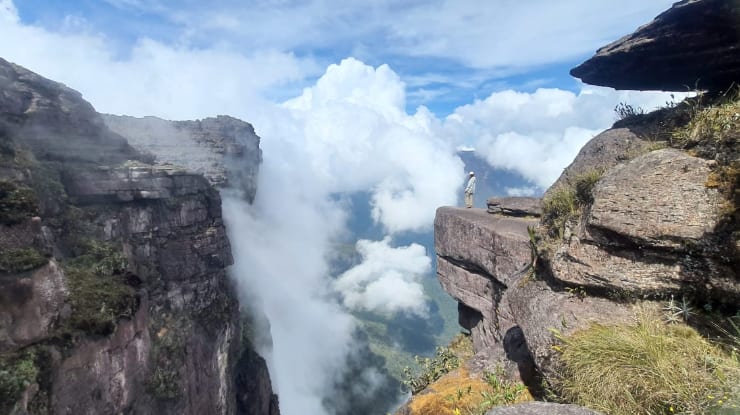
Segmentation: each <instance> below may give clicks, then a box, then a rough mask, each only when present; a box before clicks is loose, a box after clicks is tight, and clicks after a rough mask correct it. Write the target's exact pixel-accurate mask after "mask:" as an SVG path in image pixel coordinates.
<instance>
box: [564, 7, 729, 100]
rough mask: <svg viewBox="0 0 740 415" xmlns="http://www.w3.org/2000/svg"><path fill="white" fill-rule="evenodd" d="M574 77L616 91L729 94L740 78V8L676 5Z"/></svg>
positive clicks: (601, 51) (586, 64) (599, 54)
mask: <svg viewBox="0 0 740 415" xmlns="http://www.w3.org/2000/svg"><path fill="white" fill-rule="evenodd" d="M570 73H571V75H573V76H575V77H577V78H580V79H581V80H582V81H583V82H586V83H588V84H593V85H601V86H608V87H612V88H616V89H632V90H661V91H680V92H683V91H687V90H692V89H698V90H710V91H724V90H727V89H728V88H730V87H731V85H733V84H734V83H735V82H737V80H738V79H740V4H739V3H738V2H737V1H735V0H684V1H680V2H677V3H676V4H674V5H673V7H671V8H670V9H668V10H667V11H665V12H664V13H662V14H660V15H659V16H657V17H656V18H655V20H653V21H652V22H650V23H648V24H646V25H644V26H642V27H640V28H639V29H638V30H637V31H635V32H634V33H632V34H630V35H628V36H625V37H623V38H622V39H619V40H617V41H615V42H613V43H611V44H609V45H606V46H604V47H602V48H601V49H599V50H598V51H597V52H596V55H594V57H592V58H591V59H589V60H587V61H586V62H584V63H582V64H581V65H580V66H578V67H576V68H574V69H572V70H571V72H570Z"/></svg>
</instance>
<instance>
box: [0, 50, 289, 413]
mask: <svg viewBox="0 0 740 415" xmlns="http://www.w3.org/2000/svg"><path fill="white" fill-rule="evenodd" d="M0 90H2V93H0V138H2V140H3V142H2V144H3V145H4V146H6V147H4V148H5V149H6V150H7V149H10V150H12V151H16V149H21V148H22V149H25V150H29V151H30V154H31V156H26V154H28V153H27V152H25V151H24V152H22V153H21V152H18V153H19V154H20V156H18V157H14V158H7V157H4V158H2V159H0V179H2V180H8V179H11V180H13V181H16V182H19V183H20V184H22V185H23V186H27V187H30V188H32V189H33V191H34V192H35V193H36V194H37V196H38V199H39V208H38V216H39V217H38V218H33V216H34V215H36V212H35V211H34V212H30V213H29V215H28V219H27V220H25V221H21V222H20V223H17V224H11V225H10V226H6V225H0V249H1V250H9V249H21V248H22V249H26V248H32V249H34V250H36V251H37V252H38V253H39V254H46V255H49V256H52V258H51V262H50V263H49V265H46V266H43V267H41V268H38V269H36V270H34V271H27V272H24V273H20V274H4V275H1V276H0V285H2V287H3V288H2V290H0V291H2V293H4V294H0V300H1V301H0V353H2V354H3V355H4V357H7V356H11V358H12V357H13V356H16V355H17V354H18V353H17V352H19V349H20V348H22V347H25V349H24V350H29V351H32V352H34V353H36V356H37V364H39V365H41V366H42V367H41V368H42V369H43V370H40V371H39V377H38V379H37V382H36V383H31V384H29V386H28V388H26V391H24V392H23V394H22V396H17V397H16V402H17V403H18V405H19V406H18V407H19V408H21V409H22V408H30V407H33V406H35V405H43V406H44V407H48V408H49V410H50V412H53V413H83V414H84V413H88V414H92V413H136V414H154V413H157V414H189V415H195V414H205V413H219V414H235V413H236V412H237V396H236V395H237V392H236V390H235V385H236V377H237V375H239V376H241V377H254V379H253V380H254V382H257V383H259V384H260V385H262V387H261V389H260V390H267V389H269V393H268V394H267V398H266V399H267V400H268V401H270V400H272V401H275V405H272V406H270V407H269V414H270V415H274V414H275V413H276V412H277V403H276V399H275V398H274V397H273V395H272V393H271V386H270V385H271V383H270V380H269V375H268V373H267V369H266V365H265V363H264V361H263V360H261V359H254V362H253V364H252V365H249V367H247V369H246V370H250V371H253V372H250V373H240V372H239V371H238V370H239V369H238V368H237V365H236V362H237V361H238V359H239V358H240V357H241V356H242V352H245V351H246V350H248V348H249V347H250V346H249V345H248V344H242V336H241V334H240V325H239V314H238V312H239V304H238V301H237V298H236V293H235V289H234V287H233V285H232V283H231V281H230V280H229V279H228V277H227V267H228V266H229V265H230V264H231V263H232V262H233V259H232V256H231V250H230V245H229V241H228V238H227V236H226V231H225V228H224V223H223V219H222V216H221V198H220V195H219V193H218V190H217V189H215V188H214V187H213V186H212V185H211V184H210V183H209V181H208V180H207V179H206V178H204V177H203V176H202V175H200V174H196V173H193V172H188V171H186V170H184V169H183V168H180V167H175V166H172V165H158V166H151V165H149V164H148V163H146V162H147V161H151V160H148V159H147V157H144V156H142V154H141V153H140V152H139V151H137V150H135V149H134V148H133V147H131V146H129V145H128V144H127V142H126V140H125V139H124V138H123V137H121V136H120V135H118V134H115V133H113V132H111V131H110V130H109V129H108V128H107V127H106V126H105V124H104V123H103V122H102V120H101V119H100V117H99V116H98V114H97V113H96V112H95V111H94V109H93V108H92V106H91V105H90V104H88V103H87V102H85V101H84V100H83V99H82V98H81V96H80V94H79V93H77V92H75V91H73V90H71V89H69V88H67V87H65V86H63V85H61V84H58V83H55V82H52V81H49V80H46V79H44V78H42V77H40V76H38V75H36V74H33V73H31V72H29V71H27V70H25V69H23V68H20V67H18V66H16V65H13V64H10V63H7V62H6V61H3V60H1V59H0ZM222 121H223V120H221V121H217V122H216V123H217V124H219V125H220V126H221V127H223V131H222V132H223V134H224V136H226V135H228V134H229V131H228V128H230V127H228V125H231V121H229V120H226V122H224V123H222ZM206 124H208V122H205V124H204V126H203V128H204V129H209V131H210V130H212V128H211V127H208V126H206ZM242 124H244V123H241V124H240V122H234V127H233V128H235V129H236V130H238V129H239V128H246V127H243V125H242ZM250 128H251V127H250ZM240 131H241V130H240ZM250 131H251V130H250ZM212 144H213V145H214V147H217V144H218V143H215V142H214V143H212ZM252 144H254V145H255V146H256V145H257V141H254V142H253V143H252ZM230 146H231V144H229V143H228V142H224V144H223V147H224V148H223V152H224V153H225V154H226V153H228V154H239V153H244V152H249V151H252V153H253V154H259V152H258V150H259V149H258V148H257V151H256V152H255V151H253V150H254V149H251V150H250V149H248V148H246V147H245V148H242V149H235V148H231V147H230ZM10 150H9V151H10ZM186 167H187V166H186ZM101 248H103V250H105V249H112V250H115V251H120V253H122V255H123V256H124V257H125V258H126V260H127V261H126V262H127V264H126V265H125V272H124V274H125V275H122V276H123V277H125V278H124V279H125V283H126V284H128V285H129V286H130V287H133V288H134V289H135V290H136V293H137V295H136V297H137V299H138V300H139V303H138V307H137V308H136V310H135V313H134V315H133V317H132V318H131V319H128V318H124V317H119V318H117V319H115V321H113V322H112V324H111V326H112V327H111V328H110V331H105V332H102V331H101V332H95V333H92V332H87V331H85V330H86V329H85V328H84V326H79V327H78V326H74V325H70V324H67V323H68V322H69V321H70V319H71V318H72V317H73V316H74V315H75V314H74V313H75V312H77V311H76V310H74V309H73V307H72V306H71V304H70V303H69V302H68V298H72V297H73V294H77V295H79V294H80V292H72V291H74V289H78V288H74V287H73V286H71V285H69V284H67V282H68V281H67V278H68V277H67V276H66V275H64V273H63V272H62V268H61V267H58V266H57V264H58V263H62V264H63V263H65V262H66V261H68V260H70V259H71V257H76V256H80V255H86V254H91V253H94V252H96V251H97V250H100V249H101ZM95 255H97V254H95ZM93 256H94V255H93ZM117 266H118V265H117ZM70 290H72V291H70ZM100 306H101V310H103V309H104V308H105V307H106V304H100ZM93 307H94V305H93ZM60 339H63V340H60ZM250 351H251V352H252V353H254V350H251V349H250ZM7 405H11V406H12V405H13V402H10V403H9V404H8V403H7V402H3V407H6V406H7ZM247 405H249V403H247ZM253 407H254V408H256V409H255V410H254V411H252V412H249V413H253V414H262V413H263V412H260V411H261V408H262V407H263V406H259V405H254V406H253ZM265 414H268V412H265Z"/></svg>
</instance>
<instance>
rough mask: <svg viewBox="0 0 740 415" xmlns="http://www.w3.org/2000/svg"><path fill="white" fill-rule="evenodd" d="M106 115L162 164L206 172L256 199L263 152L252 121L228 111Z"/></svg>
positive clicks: (114, 126)
mask: <svg viewBox="0 0 740 415" xmlns="http://www.w3.org/2000/svg"><path fill="white" fill-rule="evenodd" d="M102 118H103V121H104V122H105V124H106V125H107V126H108V127H109V128H110V129H111V130H112V131H114V132H116V133H118V134H120V135H122V136H123V137H125V138H126V139H127V140H128V142H129V144H131V145H132V146H133V147H135V148H136V149H137V150H140V151H142V152H144V153H150V154H154V155H155V156H156V158H157V161H158V162H160V163H171V164H173V165H176V166H181V167H184V168H187V169H188V170H189V171H192V172H196V173H201V174H203V175H204V176H206V177H207V178H208V179H209V180H210V181H211V183H213V184H214V185H216V186H218V187H222V188H223V187H231V188H236V189H239V190H241V191H242V192H243V197H244V198H245V199H246V200H248V201H249V202H250V203H251V202H252V201H253V200H254V195H255V193H256V192H257V171H258V168H259V164H260V162H261V161H262V151H261V150H260V148H259V143H260V138H259V137H258V136H257V135H256V134H255V133H254V128H253V127H252V126H251V125H250V124H249V123H246V122H244V121H241V120H238V119H236V118H232V117H228V116H223V115H220V116H218V117H216V118H206V119H203V120H199V121H167V120H163V119H160V118H156V117H144V118H135V117H128V116H115V115H108V114H104V115H102ZM227 166H232V167H233V168H227Z"/></svg>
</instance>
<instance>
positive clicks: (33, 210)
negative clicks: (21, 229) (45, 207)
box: [0, 180, 39, 225]
mask: <svg viewBox="0 0 740 415" xmlns="http://www.w3.org/2000/svg"><path fill="white" fill-rule="evenodd" d="M38 213H39V203H38V200H37V198H36V193H35V192H34V191H33V189H31V188H30V187H26V186H23V185H20V184H18V183H14V182H10V181H7V180H0V224H2V225H15V224H17V223H20V222H22V221H24V220H25V219H27V218H30V217H33V216H36V215H38Z"/></svg>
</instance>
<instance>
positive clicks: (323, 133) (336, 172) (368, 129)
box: [285, 58, 463, 233]
mask: <svg viewBox="0 0 740 415" xmlns="http://www.w3.org/2000/svg"><path fill="white" fill-rule="evenodd" d="M404 106H405V92H404V85H403V83H402V82H401V81H400V79H399V78H398V76H397V75H396V74H395V73H394V72H393V71H392V70H391V69H390V68H388V66H385V65H382V66H380V67H378V68H372V67H370V66H367V65H365V64H364V63H362V62H360V61H358V60H356V59H351V58H350V59H345V60H343V61H342V62H341V63H340V64H339V65H331V66H330V67H329V68H328V69H327V71H326V74H325V75H324V76H322V77H321V78H320V79H319V80H318V81H317V83H316V86H314V87H312V88H308V89H306V90H305V91H304V93H303V95H301V96H300V97H298V98H296V99H293V100H290V101H288V102H286V103H285V107H286V108H287V109H289V110H290V112H291V114H293V115H294V117H295V118H296V119H297V120H298V122H299V123H301V127H300V128H301V129H302V131H301V133H302V134H303V136H304V137H305V143H304V144H303V145H304V151H306V153H307V156H308V159H309V160H310V163H311V165H312V172H313V173H314V174H315V176H314V178H315V179H316V180H318V181H319V182H323V183H327V184H328V187H329V188H330V189H332V191H333V192H355V191H363V190H371V192H372V196H371V197H372V201H373V218H374V219H375V221H376V222H378V223H380V224H382V225H383V227H384V228H385V229H387V230H388V231H389V232H391V233H395V232H401V231H407V230H415V231H421V230H427V229H429V228H430V226H431V223H432V221H433V219H434V211H435V209H436V208H437V206H440V205H450V204H455V203H456V201H457V198H458V195H457V188H458V186H460V184H461V179H460V177H462V174H461V173H462V170H463V164H462V162H461V161H460V159H459V158H458V157H457V156H455V154H454V153H455V150H454V147H452V146H451V145H450V143H449V142H448V141H447V140H445V139H443V138H442V137H440V136H438V135H436V133H435V132H436V131H437V130H438V128H439V127H438V124H439V121H438V120H437V119H436V118H435V117H434V116H433V115H432V114H431V113H430V112H429V111H428V110H426V109H425V108H423V107H422V108H419V109H418V110H417V112H416V113H415V114H414V115H408V114H406V112H405V109H404Z"/></svg>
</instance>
